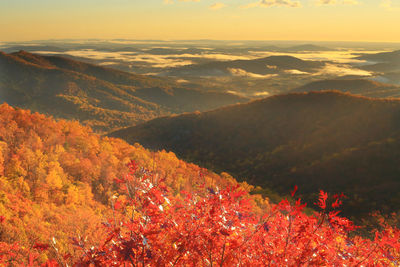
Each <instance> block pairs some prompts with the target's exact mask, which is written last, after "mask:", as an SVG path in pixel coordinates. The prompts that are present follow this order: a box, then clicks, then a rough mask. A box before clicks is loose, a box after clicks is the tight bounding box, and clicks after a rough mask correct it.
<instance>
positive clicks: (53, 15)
mask: <svg viewBox="0 0 400 267" xmlns="http://www.w3.org/2000/svg"><path fill="white" fill-rule="evenodd" d="M399 25H400V0H0V41H3V42H7V41H28V40H46V39H91V38H98V39H156V40H160V39H163V40H182V39H183V40H189V39H215V40H309V41H373V42H400V27H399Z"/></svg>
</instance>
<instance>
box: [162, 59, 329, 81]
mask: <svg viewBox="0 0 400 267" xmlns="http://www.w3.org/2000/svg"><path fill="white" fill-rule="evenodd" d="M324 66H325V63H324V62H321V61H307V60H302V59H299V58H296V57H292V56H270V57H265V58H259V59H251V60H231V61H213V62H208V63H203V64H194V65H187V66H182V67H177V68H174V69H171V70H170V71H169V72H167V74H166V75H172V76H230V75H232V69H233V70H235V69H240V70H243V71H246V72H249V73H253V74H258V75H266V74H277V73H280V72H282V71H288V70H297V71H302V72H315V71H317V70H319V69H321V68H322V67H324Z"/></svg>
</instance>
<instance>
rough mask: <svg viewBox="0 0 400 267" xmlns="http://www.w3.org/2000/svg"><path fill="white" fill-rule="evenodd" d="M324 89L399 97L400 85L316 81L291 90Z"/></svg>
mask: <svg viewBox="0 0 400 267" xmlns="http://www.w3.org/2000/svg"><path fill="white" fill-rule="evenodd" d="M324 90H338V91H342V92H348V93H351V94H356V95H362V96H368V97H379V98H381V97H400V86H397V85H392V84H386V83H380V82H376V81H371V80H364V79H346V80H339V79H335V80H322V81H316V82H311V83H308V84H306V85H303V86H300V87H298V88H295V89H294V90H292V92H310V91H324Z"/></svg>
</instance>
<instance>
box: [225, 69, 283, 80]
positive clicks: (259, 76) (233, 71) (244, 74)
mask: <svg viewBox="0 0 400 267" xmlns="http://www.w3.org/2000/svg"><path fill="white" fill-rule="evenodd" d="M228 71H229V72H230V73H231V74H232V75H233V76H238V77H249V78H257V79H268V78H272V77H276V76H278V74H265V75H262V74H257V73H252V72H248V71H245V70H243V69H239V68H228Z"/></svg>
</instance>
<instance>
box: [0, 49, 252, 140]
mask: <svg viewBox="0 0 400 267" xmlns="http://www.w3.org/2000/svg"><path fill="white" fill-rule="evenodd" d="M0 70H1V71H0V103H3V102H7V103H9V104H11V105H13V106H18V107H22V108H28V109H30V110H33V111H38V112H41V113H45V114H48V115H52V116H54V117H57V118H64V119H76V120H79V121H80V122H82V123H84V124H85V125H88V126H91V127H93V129H94V130H97V131H103V132H104V131H108V130H110V129H116V128H120V127H123V126H132V125H134V124H136V123H139V122H143V121H146V120H148V119H152V118H155V117H158V116H160V115H167V114H171V113H182V112H189V111H196V110H208V109H212V108H216V107H219V106H223V105H227V104H233V103H238V102H245V101H247V99H246V98H243V97H239V96H236V95H233V94H228V93H216V92H209V91H204V90H203V91H199V90H194V89H188V88H185V87H184V86H182V85H180V84H177V83H175V82H173V81H172V80H170V79H168V78H157V77H151V76H145V75H135V74H131V73H127V72H122V71H118V70H114V69H111V68H106V67H101V66H96V65H92V64H88V63H83V62H79V61H74V60H71V59H67V58H63V57H57V56H39V55H35V54H31V53H28V52H25V51H20V52H17V53H11V54H5V53H3V52H0Z"/></svg>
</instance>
